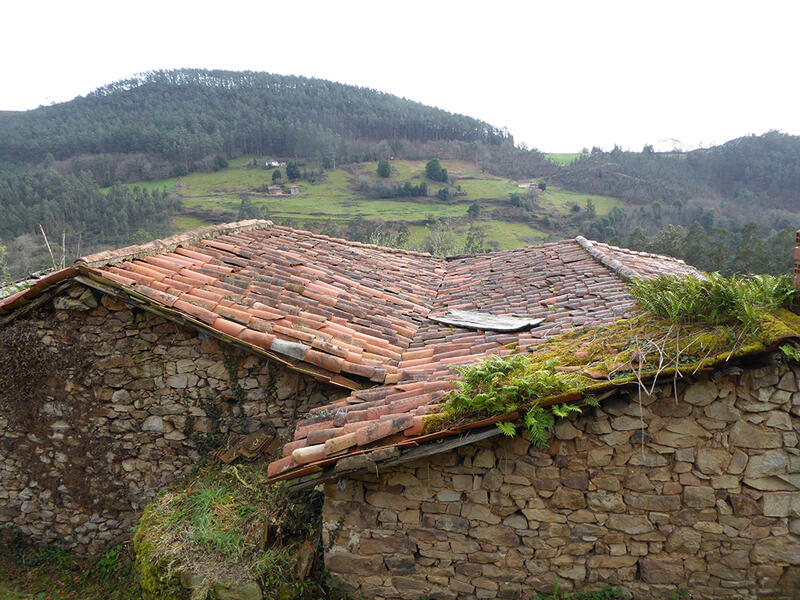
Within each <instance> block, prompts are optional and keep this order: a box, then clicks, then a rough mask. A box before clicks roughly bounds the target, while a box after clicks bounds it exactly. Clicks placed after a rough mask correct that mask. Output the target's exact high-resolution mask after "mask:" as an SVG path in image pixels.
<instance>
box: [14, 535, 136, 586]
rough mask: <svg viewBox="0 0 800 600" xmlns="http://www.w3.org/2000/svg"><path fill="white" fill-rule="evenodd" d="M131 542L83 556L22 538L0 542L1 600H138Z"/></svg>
mask: <svg viewBox="0 0 800 600" xmlns="http://www.w3.org/2000/svg"><path fill="white" fill-rule="evenodd" d="M139 598H141V592H140V590H139V586H138V585H137V584H136V581H135V577H134V574H133V556H132V552H131V547H130V544H121V545H117V546H114V547H112V548H109V549H108V551H107V552H106V553H105V554H103V555H102V556H99V557H94V558H86V557H82V556H77V555H73V554H69V553H67V552H64V551H62V550H58V549H56V548H53V547H46V548H43V549H42V548H34V547H33V546H29V545H28V544H27V542H26V540H24V539H23V538H22V537H18V538H17V539H15V540H14V541H13V542H11V543H7V544H6V543H3V544H2V545H0V600H67V599H75V600H138V599H139Z"/></svg>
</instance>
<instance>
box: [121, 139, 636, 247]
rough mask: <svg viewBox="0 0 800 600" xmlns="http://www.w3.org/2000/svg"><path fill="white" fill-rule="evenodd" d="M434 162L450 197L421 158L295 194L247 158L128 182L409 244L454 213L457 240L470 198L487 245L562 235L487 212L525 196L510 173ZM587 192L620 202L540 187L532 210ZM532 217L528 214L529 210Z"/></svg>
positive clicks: (598, 205) (560, 209) (333, 177)
mask: <svg viewBox="0 0 800 600" xmlns="http://www.w3.org/2000/svg"><path fill="white" fill-rule="evenodd" d="M577 156H578V155H577V154H552V155H548V157H549V158H550V159H551V160H556V161H568V160H574V158H575V157H577ZM441 162H442V166H443V167H445V168H446V169H447V171H448V173H449V175H450V177H451V181H452V184H448V185H447V187H449V188H450V191H451V192H452V193H453V194H454V197H452V198H451V199H450V200H448V201H446V202H443V201H441V200H439V198H437V197H436V196H435V194H436V192H437V191H438V190H439V189H441V188H442V187H445V184H442V183H439V182H432V181H430V180H427V179H426V178H425V163H426V161H423V160H394V161H392V162H391V165H392V175H391V177H390V178H389V179H388V180H387V179H381V178H379V177H378V176H377V173H376V170H377V162H376V161H372V162H364V163H357V164H349V165H345V166H344V167H343V168H338V169H331V170H328V171H325V173H324V174H323V175H322V176H321V177H317V178H316V180H315V181H314V182H313V183H312V182H311V181H308V180H306V179H302V180H300V181H298V182H296V184H297V185H298V186H299V188H300V193H299V194H297V195H294V196H288V195H287V196H268V195H266V194H265V193H264V189H265V186H267V185H271V184H272V174H273V171H274V169H265V168H263V167H260V166H252V164H251V163H252V159H251V158H239V159H235V160H231V161H230V163H229V166H228V168H226V169H222V170H221V171H217V172H212V173H199V172H198V173H191V174H189V175H186V176H183V177H179V178H175V177H173V178H169V179H163V180H160V181H148V182H141V183H132V184H129V185H131V186H134V185H138V186H141V187H146V188H148V189H162V188H166V189H167V190H168V191H171V192H174V193H176V194H178V195H180V196H181V197H182V198H183V203H184V206H186V207H187V208H190V207H199V208H202V209H213V208H217V207H221V208H224V209H226V210H229V211H231V212H232V213H236V212H238V209H239V206H240V204H241V201H242V200H241V199H242V197H243V196H247V197H248V198H249V200H250V202H251V203H252V204H253V205H255V206H257V207H266V208H267V209H269V215H270V218H275V219H278V220H286V219H291V223H292V224H295V225H297V226H299V227H303V226H306V224H311V223H320V222H321V221H327V220H329V219H330V220H332V221H334V222H337V223H346V222H349V221H350V220H352V219H354V218H363V219H366V220H383V221H395V222H403V223H405V224H406V225H407V226H408V227H409V229H410V231H411V243H412V244H418V243H421V242H422V241H423V240H424V238H425V237H426V236H427V235H428V233H429V232H428V231H427V229H426V228H425V227H424V225H422V223H423V222H424V221H431V220H433V219H440V218H451V219H452V218H456V219H459V222H458V223H457V226H456V225H453V227H455V228H456V229H455V230H454V231H453V236H454V238H456V239H457V240H463V239H464V236H465V235H466V230H467V229H468V227H469V223H468V222H467V221H466V220H465V217H466V214H467V209H468V208H469V206H470V205H471V204H472V203H474V202H477V203H478V204H480V205H481V208H482V209H483V213H484V215H485V216H484V217H483V219H482V220H480V224H481V225H482V226H483V227H484V230H485V232H486V240H487V242H490V244H489V245H490V246H491V247H495V248H498V249H504V250H505V249H510V248H516V247H520V246H525V245H529V244H531V243H536V242H537V241H540V240H544V239H545V238H547V237H548V235H553V236H556V237H563V235H559V232H552V231H550V232H548V231H545V230H543V229H537V228H536V226H535V225H530V224H527V223H520V222H516V221H506V220H503V219H502V218H497V216H492V214H491V213H492V212H493V211H494V210H496V209H498V208H501V207H503V206H504V203H505V202H506V201H507V199H508V197H509V196H510V195H511V194H515V193H518V194H526V193H527V190H526V189H524V187H521V186H524V185H526V183H522V184H521V183H520V182H517V181H514V180H511V179H506V178H502V177H496V176H493V175H490V174H488V173H483V172H481V169H480V168H479V167H478V166H477V165H475V164H474V163H470V162H466V161H457V160H443V161H441ZM257 164H258V165H262V164H263V161H261V160H258V161H257ZM304 168H305V169H308V170H309V171H310V170H311V169H312V168H314V166H313V165H311V164H308V165H305V166H301V170H302V169H304ZM280 170H281V173H282V174H283V176H284V177H283V179H282V180H281V182H282V183H284V184H285V183H287V181H286V179H285V169H284V168H281V169H280ZM315 170H316V168H315ZM359 181H367V182H371V183H377V182H387V181H388V182H391V183H393V184H400V185H402V184H403V183H405V182H410V183H412V184H414V185H417V184H419V183H421V182H422V181H426V183H427V185H428V193H429V194H430V195H429V196H427V197H421V198H420V197H417V198H380V199H373V198H369V197H367V196H366V195H365V194H364V193H362V192H359V191H358V183H359ZM533 183H536V182H535V181H534V182H533ZM590 198H591V200H592V201H593V202H594V205H595V209H596V211H597V214H599V215H602V214H605V213H607V212H608V211H610V210H611V208H613V207H614V206H623V202H622V201H621V200H618V199H616V198H608V197H603V196H594V195H589V194H581V193H577V192H571V191H568V190H563V189H560V188H558V187H556V186H551V185H548V187H547V190H546V191H545V192H544V193H542V194H541V195H540V196H539V201H540V202H539V204H540V205H541V207H542V208H543V211H539V213H540V214H539V216H543V215H544V214H550V215H553V214H555V215H568V214H569V213H570V212H571V211H572V210H573V205H575V204H577V205H578V206H580V207H581V209H585V207H586V201H587V199H590ZM533 217H534V220H535V215H534V216H533ZM487 218H488V220H487ZM205 224H207V223H206V222H205V221H204V220H203V219H202V214H198V213H194V215H193V216H188V215H182V216H179V217H176V218H175V219H174V225H175V229H176V231H187V230H190V229H195V228H197V227H202V226H203V225H205Z"/></svg>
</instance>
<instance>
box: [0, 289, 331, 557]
mask: <svg viewBox="0 0 800 600" xmlns="http://www.w3.org/2000/svg"><path fill="white" fill-rule="evenodd" d="M342 395H343V394H342V392H341V391H340V390H337V389H334V388H332V387H331V386H327V385H324V384H321V383H318V382H316V381H315V380H313V379H310V378H308V377H306V376H303V375H300V374H298V373H297V372H295V371H292V370H289V369H288V368H286V367H284V366H282V365H280V364H277V363H273V362H271V361H267V360H266V359H264V358H262V357H259V356H256V355H254V354H251V353H248V352H245V351H243V350H237V349H234V348H233V347H232V346H228V345H225V344H223V343H221V342H219V341H217V340H216V339H214V338H211V337H208V336H205V335H202V334H199V333H198V332H197V331H195V330H193V329H189V328H187V327H183V326H180V325H176V324H175V323H172V322H170V321H167V320H165V319H163V318H161V317H158V316H155V315H153V314H151V313H149V312H145V311H142V310H138V309H136V310H135V309H131V308H130V307H129V306H127V305H125V304H124V303H122V302H120V301H118V300H115V299H113V298H112V297H110V296H105V295H103V296H101V295H99V294H96V293H95V292H92V291H90V290H89V289H88V288H86V287H83V286H81V285H78V284H75V285H73V286H72V287H71V288H69V289H67V290H66V291H64V292H63V293H61V294H59V295H57V296H56V297H55V298H54V299H52V300H50V301H48V303H47V304H45V305H43V306H42V307H40V308H38V309H36V310H35V311H34V312H33V313H31V314H28V315H25V316H24V317H21V318H18V319H16V320H14V321H12V322H11V323H10V324H8V325H6V326H5V327H3V328H0V525H2V524H3V523H5V524H12V525H14V526H17V527H18V528H20V529H21V530H22V532H23V533H25V534H27V535H29V536H31V537H32V538H33V539H34V540H37V541H45V540H47V541H49V540H58V541H59V542H60V543H62V544H64V545H66V546H68V547H72V548H76V549H77V550H80V551H87V550H88V551H90V552H94V551H97V550H99V549H101V548H102V547H104V546H105V545H106V544H107V543H108V542H109V541H111V540H114V539H117V538H118V537H124V536H129V535H130V528H131V526H132V525H133V524H134V523H135V522H136V518H137V516H138V512H139V510H140V509H141V508H142V507H143V505H144V504H145V503H146V502H147V501H148V500H149V499H150V498H151V497H152V496H153V495H154V494H155V492H156V491H158V490H159V489H161V488H163V487H164V486H167V485H169V484H171V483H173V482H174V481H176V479H178V478H179V477H180V476H181V475H183V474H185V473H187V472H188V471H189V469H190V468H191V466H192V465H194V464H196V463H197V462H198V461H200V460H201V459H203V458H204V457H205V456H207V455H208V454H209V453H210V452H213V451H214V449H215V448H216V447H217V446H219V445H220V444H222V443H225V442H228V441H230V440H235V439H238V438H240V437H242V436H243V435H244V434H247V433H251V432H254V431H259V430H270V429H271V428H275V430H277V432H278V433H279V434H281V435H282V436H284V437H287V438H288V434H289V433H290V431H291V430H292V429H293V426H294V423H295V421H296V419H297V418H298V417H299V416H301V415H302V414H303V413H305V412H307V411H308V409H310V408H312V407H314V406H318V405H322V404H326V403H328V402H331V401H333V400H335V399H337V398H338V397H340V396H342Z"/></svg>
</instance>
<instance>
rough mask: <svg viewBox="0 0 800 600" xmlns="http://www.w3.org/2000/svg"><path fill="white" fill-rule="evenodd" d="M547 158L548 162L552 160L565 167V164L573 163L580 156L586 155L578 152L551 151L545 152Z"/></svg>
mask: <svg viewBox="0 0 800 600" xmlns="http://www.w3.org/2000/svg"><path fill="white" fill-rule="evenodd" d="M545 156H546V157H547V160H549V161H550V162H554V163H556V164H557V165H561V166H562V167H565V166H567V165H571V164H572V163H574V162H575V161H576V160H578V158H580V157H581V156H588V155H587V154H581V153H580V152H551V153H548V154H545Z"/></svg>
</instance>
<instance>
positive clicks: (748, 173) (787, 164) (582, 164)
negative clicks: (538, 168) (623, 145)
mask: <svg viewBox="0 0 800 600" xmlns="http://www.w3.org/2000/svg"><path fill="white" fill-rule="evenodd" d="M553 179H554V181H555V182H558V183H559V184H561V185H564V186H566V187H569V188H570V189H576V190H580V191H583V192H590V193H596V194H605V195H609V196H615V197H617V198H623V199H625V200H629V201H631V202H635V203H638V204H645V203H650V202H654V201H662V202H663V201H666V202H672V201H684V200H688V199H690V198H693V197H697V196H699V195H706V196H708V195H715V196H720V197H725V198H727V199H730V200H733V201H735V202H737V203H739V204H750V205H752V204H753V203H756V204H758V205H761V206H766V207H769V208H775V209H786V210H792V211H795V210H798V209H800V136H793V135H787V134H783V133H779V132H776V131H772V132H769V133H765V134H764V135H760V136H755V135H753V136H747V137H741V138H737V139H734V140H731V141H729V142H727V143H725V144H722V145H720V146H714V147H712V148H708V149H701V150H694V151H692V152H688V153H677V152H675V153H655V152H653V150H652V147H647V146H646V147H645V148H644V150H643V151H642V152H623V151H622V150H620V149H619V148H615V149H614V150H612V151H611V152H600V151H598V150H596V149H595V151H593V152H592V153H591V154H587V155H584V156H582V157H581V158H579V159H578V160H576V161H575V162H573V163H572V164H570V165H569V166H567V167H566V168H564V169H562V170H561V171H560V172H559V174H558V175H556V176H554V178H553Z"/></svg>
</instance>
